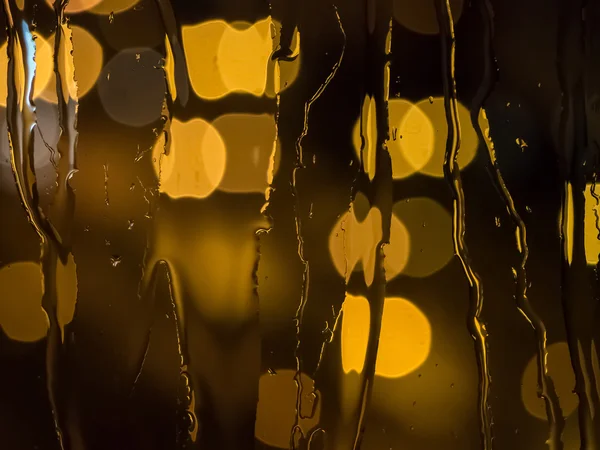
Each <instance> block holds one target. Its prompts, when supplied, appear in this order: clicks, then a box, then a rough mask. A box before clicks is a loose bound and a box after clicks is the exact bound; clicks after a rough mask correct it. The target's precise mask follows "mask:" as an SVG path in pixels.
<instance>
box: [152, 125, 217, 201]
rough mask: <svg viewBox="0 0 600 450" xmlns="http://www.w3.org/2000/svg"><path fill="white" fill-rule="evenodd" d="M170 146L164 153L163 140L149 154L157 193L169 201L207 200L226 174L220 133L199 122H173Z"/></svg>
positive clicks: (162, 136) (159, 140) (162, 138)
mask: <svg viewBox="0 0 600 450" xmlns="http://www.w3.org/2000/svg"><path fill="white" fill-rule="evenodd" d="M171 139H172V140H171V145H170V147H169V149H168V150H167V151H166V152H165V148H164V147H165V137H164V135H161V137H160V138H159V139H158V141H157V142H156V144H155V146H154V149H153V151H152V162H153V163H154V170H155V173H156V175H157V177H158V179H159V182H160V191H161V192H164V193H166V194H167V195H169V196H170V197H172V198H181V197H194V198H205V197H208V196H209V195H210V194H211V193H212V192H213V191H214V190H215V189H216V188H217V186H218V185H219V183H220V182H221V179H222V178H223V174H224V173H225V164H226V159H227V155H226V150H225V143H224V142H223V139H222V137H221V135H220V134H219V132H218V131H217V130H216V129H215V128H214V127H213V126H212V125H211V124H209V123H208V122H206V121H204V120H202V119H192V120H190V121H189V122H180V121H179V120H177V119H174V120H173V123H172V125H171Z"/></svg>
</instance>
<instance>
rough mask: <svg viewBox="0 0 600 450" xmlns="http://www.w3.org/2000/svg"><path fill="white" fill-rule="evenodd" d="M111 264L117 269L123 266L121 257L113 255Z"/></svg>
mask: <svg viewBox="0 0 600 450" xmlns="http://www.w3.org/2000/svg"><path fill="white" fill-rule="evenodd" d="M110 263H111V264H112V266H113V267H117V266H118V265H119V264H121V257H120V256H119V255H112V256H111V257H110Z"/></svg>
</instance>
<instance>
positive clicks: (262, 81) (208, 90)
mask: <svg viewBox="0 0 600 450" xmlns="http://www.w3.org/2000/svg"><path fill="white" fill-rule="evenodd" d="M272 26H274V23H273V21H272V20H271V18H270V17H269V18H266V19H264V20H260V21H258V22H256V23H254V24H250V23H247V22H241V21H240V22H235V23H232V24H229V23H227V22H225V21H223V20H213V21H208V22H202V23H200V24H197V25H189V26H183V27H182V40H183V48H184V52H185V55H186V60H187V63H188V64H187V67H188V73H189V77H190V82H191V85H192V89H193V90H194V92H195V93H196V94H197V95H198V96H199V97H202V98H205V99H217V98H221V97H224V96H225V95H227V94H230V93H232V92H242V93H248V94H252V95H255V96H262V95H263V94H265V93H267V95H270V96H271V97H273V96H274V95H275V84H274V83H275V80H274V79H273V80H270V82H269V79H270V78H275V77H276V75H277V74H276V73H275V72H276V70H277V68H276V67H277V64H275V62H274V61H271V58H270V57H271V54H272V52H273V50H274V49H273V45H274V42H273V40H274V37H275V36H271V27H272ZM299 42H300V41H299V35H298V33H297V32H296V33H295V42H293V43H292V44H295V45H296V46H299V45H300V44H299ZM294 51H295V50H294ZM278 67H279V69H278V70H279V74H278V75H279V76H280V77H281V83H283V84H284V85H285V84H287V85H288V86H289V85H290V84H291V83H292V82H293V79H295V77H296V76H297V73H298V70H299V69H298V67H299V58H298V57H297V58H296V59H295V60H294V61H290V62H281V63H280V64H279V65H278Z"/></svg>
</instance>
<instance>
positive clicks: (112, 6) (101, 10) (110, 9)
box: [90, 0, 140, 16]
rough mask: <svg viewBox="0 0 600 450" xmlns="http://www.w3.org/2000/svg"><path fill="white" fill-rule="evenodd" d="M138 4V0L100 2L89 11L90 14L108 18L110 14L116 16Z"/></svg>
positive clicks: (102, 0) (105, 0) (103, 0)
mask: <svg viewBox="0 0 600 450" xmlns="http://www.w3.org/2000/svg"><path fill="white" fill-rule="evenodd" d="M139 2H140V0H101V1H100V3H98V4H97V5H95V6H94V7H92V8H91V9H90V12H92V13H94V14H100V15H105V16H108V15H109V14H111V13H114V14H117V13H120V12H123V11H126V10H128V9H130V8H133V7H134V6H135V5H137V4H138V3H139Z"/></svg>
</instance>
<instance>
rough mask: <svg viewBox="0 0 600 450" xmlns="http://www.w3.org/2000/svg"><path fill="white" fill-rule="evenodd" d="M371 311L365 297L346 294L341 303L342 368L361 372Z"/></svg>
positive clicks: (345, 370) (367, 340)
mask: <svg viewBox="0 0 600 450" xmlns="http://www.w3.org/2000/svg"><path fill="white" fill-rule="evenodd" d="M370 320H371V312H370V310H369V302H368V301H367V299H366V298H365V297H361V296H354V295H350V294H346V299H345V300H344V304H343V305H342V369H343V370H344V373H350V372H352V371H354V372H357V373H362V370H363V367H364V365H365V356H366V354H367V345H368V343H369V326H370Z"/></svg>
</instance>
